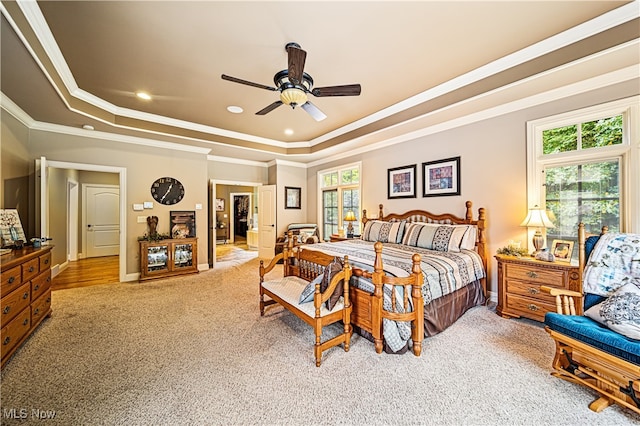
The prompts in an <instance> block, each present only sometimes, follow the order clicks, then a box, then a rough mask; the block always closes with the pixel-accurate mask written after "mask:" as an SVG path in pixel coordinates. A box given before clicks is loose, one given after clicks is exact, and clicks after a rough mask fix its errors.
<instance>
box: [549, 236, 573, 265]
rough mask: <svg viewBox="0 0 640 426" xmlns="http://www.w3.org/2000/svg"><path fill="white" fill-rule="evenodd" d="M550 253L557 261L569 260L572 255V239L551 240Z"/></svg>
mask: <svg viewBox="0 0 640 426" xmlns="http://www.w3.org/2000/svg"><path fill="white" fill-rule="evenodd" d="M551 253H553V256H554V257H555V260H557V261H558V262H571V256H572V255H573V241H568V240H553V243H552V244H551Z"/></svg>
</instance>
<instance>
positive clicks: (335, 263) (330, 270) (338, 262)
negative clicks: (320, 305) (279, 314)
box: [320, 256, 344, 310]
mask: <svg viewBox="0 0 640 426" xmlns="http://www.w3.org/2000/svg"><path fill="white" fill-rule="evenodd" d="M342 267H343V264H342V259H340V258H339V257H337V256H336V257H335V258H334V259H333V260H332V261H331V263H329V264H328V265H327V266H326V267H325V268H324V274H322V281H321V282H320V292H321V293H324V292H325V290H327V288H328V287H329V284H330V283H331V280H332V279H333V277H334V276H335V275H336V274H337V273H338V272H340V271H342ZM343 287H344V280H343V281H340V282H339V283H338V285H337V286H336V288H335V290H334V291H333V293H332V294H331V297H329V299H327V303H326V305H327V309H329V310H332V309H333V307H334V306H335V305H336V303H338V300H339V299H340V296H342V293H343V291H344V289H343Z"/></svg>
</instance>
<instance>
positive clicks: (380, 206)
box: [378, 204, 384, 219]
mask: <svg viewBox="0 0 640 426" xmlns="http://www.w3.org/2000/svg"><path fill="white" fill-rule="evenodd" d="M383 217H384V210H383V209H382V204H378V219H382V218H383Z"/></svg>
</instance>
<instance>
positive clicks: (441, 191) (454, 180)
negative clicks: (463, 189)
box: [422, 157, 460, 197]
mask: <svg viewBox="0 0 640 426" xmlns="http://www.w3.org/2000/svg"><path fill="white" fill-rule="evenodd" d="M447 195H460V157H452V158H445V159H444V160H436V161H427V162H426V163H422V196H423V197H442V196H447Z"/></svg>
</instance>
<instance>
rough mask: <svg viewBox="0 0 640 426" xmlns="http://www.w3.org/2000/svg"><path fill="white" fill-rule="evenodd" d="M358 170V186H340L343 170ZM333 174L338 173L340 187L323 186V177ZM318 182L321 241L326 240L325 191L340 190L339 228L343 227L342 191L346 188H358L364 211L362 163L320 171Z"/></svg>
mask: <svg viewBox="0 0 640 426" xmlns="http://www.w3.org/2000/svg"><path fill="white" fill-rule="evenodd" d="M355 168H357V169H358V171H359V176H360V179H359V181H358V183H357V184H352V183H349V184H344V185H341V184H340V172H341V171H342V170H345V169H355ZM332 172H338V185H335V186H326V187H325V186H322V183H323V182H322V175H325V174H327V173H332ZM316 180H317V186H318V190H317V192H318V195H317V205H318V209H317V212H316V217H317V222H318V224H319V226H318V228H319V234H320V239H321V240H324V239H325V236H324V226H323V224H324V216H323V211H322V202H323V199H322V193H323V191H325V190H332V189H337V190H338V228H339V227H340V226H341V224H342V201H341V200H342V189H345V188H358V191H359V192H360V208H361V209H362V206H363V205H364V202H363V199H362V181H363V179H362V161H356V162H354V163H348V164H343V165H340V166H336V167H330V168H327V169H324V170H318V172H317V173H316ZM328 239H329V236H328V235H327V240H328Z"/></svg>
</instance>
